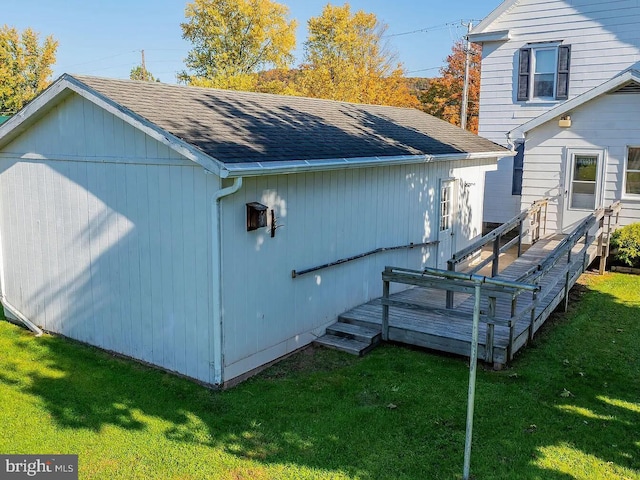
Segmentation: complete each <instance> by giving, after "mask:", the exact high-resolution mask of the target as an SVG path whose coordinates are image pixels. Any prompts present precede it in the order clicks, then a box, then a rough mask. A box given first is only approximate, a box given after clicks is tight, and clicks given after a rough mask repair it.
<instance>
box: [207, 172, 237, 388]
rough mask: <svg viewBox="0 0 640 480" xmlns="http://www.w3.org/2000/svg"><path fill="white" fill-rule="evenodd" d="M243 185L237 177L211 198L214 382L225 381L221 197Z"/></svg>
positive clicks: (230, 193) (220, 382) (217, 383)
mask: <svg viewBox="0 0 640 480" xmlns="http://www.w3.org/2000/svg"><path fill="white" fill-rule="evenodd" d="M241 187H242V177H235V178H234V179H233V184H232V185H230V186H228V187H225V188H221V189H220V190H218V191H217V192H215V193H214V194H213V197H212V198H211V250H212V252H211V258H212V265H211V266H212V278H213V367H214V372H213V383H214V385H221V384H222V382H223V361H224V354H223V351H222V345H223V343H222V248H221V247H222V229H221V224H220V199H221V198H224V197H227V196H229V195H233V194H234V193H236V192H237V191H238V190H240V188H241Z"/></svg>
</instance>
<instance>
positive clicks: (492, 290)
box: [381, 267, 540, 362]
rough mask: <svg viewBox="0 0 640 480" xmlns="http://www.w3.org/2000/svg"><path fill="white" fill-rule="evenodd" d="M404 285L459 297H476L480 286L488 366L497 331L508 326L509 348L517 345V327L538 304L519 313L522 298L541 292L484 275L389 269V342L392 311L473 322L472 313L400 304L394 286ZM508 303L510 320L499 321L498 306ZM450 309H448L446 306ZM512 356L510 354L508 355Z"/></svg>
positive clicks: (385, 287) (385, 330)
mask: <svg viewBox="0 0 640 480" xmlns="http://www.w3.org/2000/svg"><path fill="white" fill-rule="evenodd" d="M391 283H400V284H403V285H413V286H418V287H428V288H432V289H436V290H445V291H455V292H458V293H466V294H474V293H475V288H476V285H478V284H479V285H480V295H481V296H482V298H483V302H484V305H485V307H486V308H485V310H483V311H482V312H481V313H480V316H479V321H480V322H482V323H485V324H486V327H487V328H486V339H485V355H484V360H485V361H486V362H493V348H494V337H495V327H496V326H504V327H507V328H508V329H509V348H510V346H511V344H512V341H513V336H514V327H515V325H516V323H518V321H519V320H521V319H523V318H530V316H531V315H530V313H531V311H532V309H533V308H535V306H537V303H536V302H535V301H534V302H532V303H531V304H530V305H528V306H527V307H526V308H524V309H521V310H518V306H517V304H518V297H519V296H520V295H521V294H522V293H524V292H532V293H533V294H534V295H535V293H536V292H538V291H539V290H540V287H539V286H538V285H531V284H528V283H522V282H513V281H509V280H500V279H496V278H489V277H484V276H481V275H475V274H469V273H461V272H451V271H448V270H440V269H436V268H425V269H424V270H410V269H407V268H395V267H386V268H385V269H384V272H382V299H381V302H382V338H383V339H384V340H388V339H389V307H402V308H410V309H414V310H422V311H429V312H433V313H436V314H438V315H440V316H444V317H448V318H451V319H453V318H457V319H460V318H469V319H471V318H472V317H473V315H472V314H470V313H465V312H461V311H460V310H455V311H452V310H450V309H448V308H439V307H437V306H425V305H424V304H417V303H411V302H406V301H397V300H394V299H392V298H390V284H391ZM499 299H504V301H506V302H508V303H509V305H510V306H511V315H510V316H509V317H508V318H506V319H505V318H498V317H497V302H498V300H499ZM443 307H446V306H443ZM508 355H510V353H509V354H508Z"/></svg>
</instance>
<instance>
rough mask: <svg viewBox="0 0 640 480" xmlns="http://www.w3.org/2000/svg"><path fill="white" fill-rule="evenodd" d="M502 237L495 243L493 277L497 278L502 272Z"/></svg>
mask: <svg viewBox="0 0 640 480" xmlns="http://www.w3.org/2000/svg"><path fill="white" fill-rule="evenodd" d="M501 238H502V236H501V235H497V236H496V238H495V240H494V241H493V262H492V263H491V277H492V278H493V277H496V276H497V275H498V273H499V271H500V239H501Z"/></svg>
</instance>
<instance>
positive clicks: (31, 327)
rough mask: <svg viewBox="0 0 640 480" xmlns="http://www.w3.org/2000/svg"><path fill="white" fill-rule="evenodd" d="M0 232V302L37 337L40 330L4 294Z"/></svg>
mask: <svg viewBox="0 0 640 480" xmlns="http://www.w3.org/2000/svg"><path fill="white" fill-rule="evenodd" d="M2 251H3V249H2V233H1V232H0V303H2V306H3V307H4V309H5V310H6V311H8V312H9V313H10V314H11V315H12V316H13V317H15V319H16V320H18V321H19V322H20V323H22V324H23V325H24V326H25V327H27V328H28V329H29V330H31V331H32V332H33V333H35V334H36V337H39V336H41V335H42V334H43V332H42V330H41V329H40V328H39V327H38V326H37V325H36V324H35V323H33V322H32V321H31V320H29V319H28V318H27V317H25V316H24V315H23V314H22V313H20V311H19V310H18V309H17V308H16V307H14V306H13V305H11V304H10V303H9V301H8V300H7V296H6V295H5V290H4V286H5V281H4V255H3V254H2Z"/></svg>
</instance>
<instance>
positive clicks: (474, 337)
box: [462, 281, 480, 480]
mask: <svg viewBox="0 0 640 480" xmlns="http://www.w3.org/2000/svg"><path fill="white" fill-rule="evenodd" d="M479 323H480V281H476V282H475V303H474V305H473V328H472V330H471V359H470V365H469V396H468V399H467V432H466V435H465V440H464V470H463V473H462V478H463V480H469V469H470V467H471V437H472V433H473V406H474V403H475V396H476V371H477V367H478V324H479Z"/></svg>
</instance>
